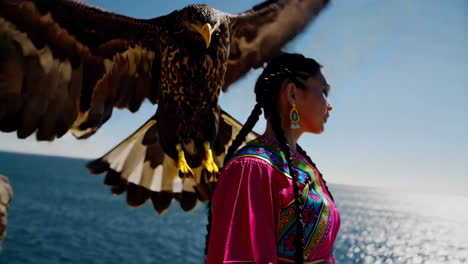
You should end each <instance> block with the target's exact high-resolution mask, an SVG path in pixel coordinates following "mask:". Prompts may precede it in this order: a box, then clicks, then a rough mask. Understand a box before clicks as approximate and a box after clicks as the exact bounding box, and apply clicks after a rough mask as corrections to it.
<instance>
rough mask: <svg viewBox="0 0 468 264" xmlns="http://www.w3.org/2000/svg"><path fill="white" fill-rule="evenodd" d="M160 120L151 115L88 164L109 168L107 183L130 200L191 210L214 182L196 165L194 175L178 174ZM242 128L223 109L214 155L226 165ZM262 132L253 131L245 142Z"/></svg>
mask: <svg viewBox="0 0 468 264" xmlns="http://www.w3.org/2000/svg"><path fill="white" fill-rule="evenodd" d="M158 126H159V124H158V123H157V120H156V118H155V117H152V118H151V119H150V120H148V121H147V122H146V123H145V124H144V125H142V126H141V127H140V128H138V129H137V130H136V131H135V132H134V133H133V134H132V135H130V136H129V137H128V138H126V139H125V140H123V141H122V142H121V143H120V144H119V145H117V146H116V147H115V148H114V149H112V150H111V151H109V152H108V153H106V154H105V155H104V156H102V157H101V158H99V159H96V160H93V161H91V162H89V163H88V164H87V167H88V169H89V170H90V171H91V172H92V173H94V174H100V173H104V172H106V176H105V179H104V183H105V184H106V185H107V186H108V187H109V188H110V190H111V192H112V193H113V194H115V195H119V194H122V193H124V192H126V193H127V203H128V205H130V206H133V207H138V206H140V205H142V204H144V203H145V202H146V201H147V200H151V201H152V203H153V207H154V209H155V210H156V212H157V213H159V214H162V213H164V212H165V211H166V210H167V209H168V208H169V206H170V204H171V202H172V200H173V199H175V200H177V201H178V202H179V203H180V205H181V207H182V209H183V210H185V211H190V210H192V209H194V208H195V207H196V205H197V201H206V200H208V199H209V198H210V197H211V192H212V186H211V184H210V183H209V181H208V179H206V177H207V176H206V175H204V174H203V172H202V169H203V168H202V166H200V167H198V168H193V172H194V175H193V177H192V178H188V177H183V178H181V177H179V170H178V169H177V163H176V161H175V160H173V159H172V158H171V157H169V156H168V155H167V154H165V153H164V151H163V149H162V147H161V144H160V143H161V142H160V136H159V134H158ZM241 128H242V124H241V123H240V122H238V121H237V120H235V119H234V118H233V117H231V116H230V115H229V114H228V113H226V112H224V111H222V112H221V118H220V123H219V135H221V136H219V137H217V138H216V141H215V142H214V145H213V158H214V161H215V162H216V163H217V165H218V166H219V167H222V166H223V161H224V157H225V155H226V152H227V149H228V148H229V146H230V145H231V143H232V141H233V140H234V138H235V137H236V135H237V134H238V133H239V131H240V129H241ZM258 136H259V135H258V134H257V133H255V132H250V133H249V134H248V135H247V137H246V139H245V141H244V144H245V143H246V142H248V141H250V140H252V139H254V138H257V137H258Z"/></svg>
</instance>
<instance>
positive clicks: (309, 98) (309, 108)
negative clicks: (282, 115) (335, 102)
mask: <svg viewBox="0 0 468 264" xmlns="http://www.w3.org/2000/svg"><path fill="white" fill-rule="evenodd" d="M303 84H304V85H305V88H299V87H296V86H295V85H293V86H292V87H293V88H292V89H290V95H291V97H292V98H290V101H292V102H291V108H292V103H294V101H295V104H296V108H297V111H298V112H299V116H300V120H299V125H300V129H301V130H302V132H309V133H315V134H320V133H322V132H323V130H324V123H325V122H327V118H328V116H329V112H330V111H331V110H332V109H333V107H332V105H331V104H330V103H329V101H328V98H327V96H328V91H329V89H330V86H329V85H328V83H327V81H326V80H325V77H323V75H322V73H320V72H319V73H318V74H317V75H315V76H313V77H310V78H308V79H307V80H306V81H303ZM292 95H294V96H292Z"/></svg>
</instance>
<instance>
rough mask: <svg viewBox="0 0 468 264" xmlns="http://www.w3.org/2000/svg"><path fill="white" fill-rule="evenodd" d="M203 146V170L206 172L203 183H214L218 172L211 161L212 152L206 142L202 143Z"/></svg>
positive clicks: (216, 166) (212, 160)
mask: <svg viewBox="0 0 468 264" xmlns="http://www.w3.org/2000/svg"><path fill="white" fill-rule="evenodd" d="M203 146H204V147H205V159H204V160H203V167H205V168H204V169H203V170H204V171H206V173H204V175H205V177H206V178H205V181H206V182H216V181H217V177H216V175H217V174H218V172H219V168H218V165H216V163H215V161H214V159H213V151H212V150H211V148H210V143H209V142H208V141H205V142H203Z"/></svg>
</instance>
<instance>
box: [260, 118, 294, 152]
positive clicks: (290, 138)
mask: <svg viewBox="0 0 468 264" xmlns="http://www.w3.org/2000/svg"><path fill="white" fill-rule="evenodd" d="M284 127H285V125H284V124H283V132H284V137H285V138H286V142H287V143H288V145H289V148H290V149H291V152H293V153H297V149H296V144H297V141H298V140H299V137H300V136H301V135H302V132H300V131H299V129H291V128H287V129H285V128H284ZM263 135H264V136H267V137H269V138H273V139H275V140H276V141H278V142H279V140H278V138H277V137H276V134H275V131H274V129H273V126H272V124H271V122H270V121H267V127H266V129H265V132H264V133H263Z"/></svg>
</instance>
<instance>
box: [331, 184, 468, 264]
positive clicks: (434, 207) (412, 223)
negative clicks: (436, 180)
mask: <svg viewBox="0 0 468 264" xmlns="http://www.w3.org/2000/svg"><path fill="white" fill-rule="evenodd" d="M354 188H355V187H353V190H351V189H349V187H345V186H338V187H337V188H335V190H336V191H335V193H336V196H337V197H336V200H337V205H338V207H339V209H340V213H341V217H342V218H341V223H342V225H341V230H340V235H339V237H338V240H337V243H336V249H337V250H336V251H335V255H336V258H337V260H338V262H339V263H398V264H400V263H401V264H404V263H415V264H416V263H434V264H435V263H437V264H445V263H447V264H456V263H468V198H467V197H463V196H447V195H440V194H437V195H426V194H415V193H413V194H407V193H403V192H392V191H383V190H377V189H375V190H370V189H365V188H363V189H361V190H359V189H358V188H356V189H354ZM342 195H346V197H344V196H343V197H341V196H342ZM350 198H351V199H350Z"/></svg>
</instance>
